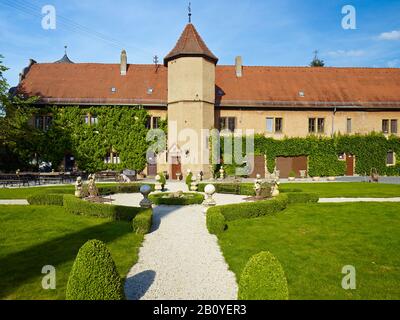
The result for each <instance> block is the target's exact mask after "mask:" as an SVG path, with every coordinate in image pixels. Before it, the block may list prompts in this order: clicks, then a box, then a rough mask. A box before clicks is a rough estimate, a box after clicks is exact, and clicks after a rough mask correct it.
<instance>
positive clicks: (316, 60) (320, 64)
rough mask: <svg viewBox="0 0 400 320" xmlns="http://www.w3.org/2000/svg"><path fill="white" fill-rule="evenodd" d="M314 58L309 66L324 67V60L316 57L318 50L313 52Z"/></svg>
mask: <svg viewBox="0 0 400 320" xmlns="http://www.w3.org/2000/svg"><path fill="white" fill-rule="evenodd" d="M314 53H315V55H314V59H313V60H312V61H311V63H310V67H325V62H324V60H321V59H319V58H318V51H315V52H314Z"/></svg>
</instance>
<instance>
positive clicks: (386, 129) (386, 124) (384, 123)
mask: <svg viewBox="0 0 400 320" xmlns="http://www.w3.org/2000/svg"><path fill="white" fill-rule="evenodd" d="M382 132H383V133H385V134H387V133H389V120H387V119H385V120H382Z"/></svg>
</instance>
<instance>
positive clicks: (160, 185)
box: [155, 174, 163, 191]
mask: <svg viewBox="0 0 400 320" xmlns="http://www.w3.org/2000/svg"><path fill="white" fill-rule="evenodd" d="M155 189H156V191H162V189H163V187H162V184H161V176H160V175H159V174H158V175H156V186H155Z"/></svg>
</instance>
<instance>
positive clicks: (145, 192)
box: [140, 185, 153, 209]
mask: <svg viewBox="0 0 400 320" xmlns="http://www.w3.org/2000/svg"><path fill="white" fill-rule="evenodd" d="M140 193H141V194H142V196H143V200H142V201H140V207H141V208H146V209H150V208H151V207H152V205H153V202H151V200H150V199H149V194H150V193H151V187H150V186H149V185H144V186H141V187H140Z"/></svg>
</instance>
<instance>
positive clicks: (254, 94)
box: [19, 63, 400, 108]
mask: <svg viewBox="0 0 400 320" xmlns="http://www.w3.org/2000/svg"><path fill="white" fill-rule="evenodd" d="M167 72H168V69H167V68H166V67H164V66H159V67H158V69H157V72H156V67H155V66H154V65H132V64H131V65H129V66H128V72H127V75H126V76H121V75H120V69H119V64H90V63H82V64H79V63H78V64H34V65H33V66H32V67H31V68H30V70H29V72H28V74H27V75H26V77H25V79H24V80H23V81H22V83H21V85H20V87H19V91H20V92H22V93H25V94H27V95H30V96H32V95H37V96H41V97H42V101H43V102H49V103H60V104H62V103H71V104H121V105H122V104H129V105H135V104H143V105H153V106H156V105H163V106H165V105H166V104H167V97H168V88H167V83H168V80H167ZM111 88H115V89H116V92H115V93H113V92H112V90H111ZM149 89H152V91H149ZM300 91H302V92H303V93H304V97H301V96H300V95H299V92H300ZM216 93H217V95H216V100H217V102H216V104H217V105H221V106H243V107H245V106H251V107H257V106H280V105H281V106H300V107H301V106H319V105H321V106H325V105H327V106H332V105H342V106H351V105H356V106H357V105H360V106H366V107H368V106H383V105H387V106H388V107H393V106H396V107H397V108H398V107H400V69H371V68H326V67H324V68H310V67H244V68H243V77H241V78H237V77H236V73H235V67H234V66H217V68H216Z"/></svg>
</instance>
